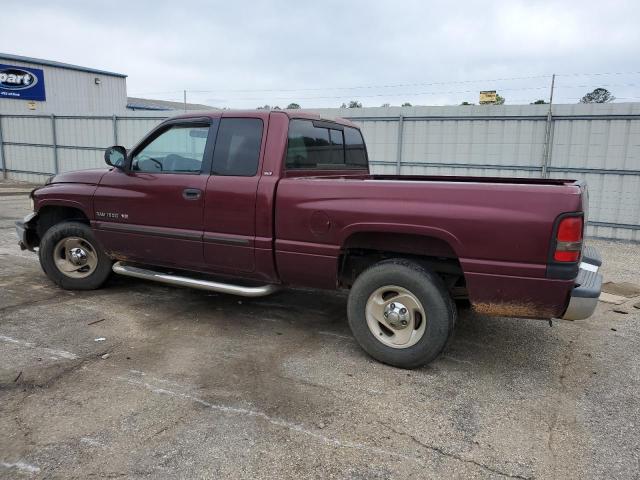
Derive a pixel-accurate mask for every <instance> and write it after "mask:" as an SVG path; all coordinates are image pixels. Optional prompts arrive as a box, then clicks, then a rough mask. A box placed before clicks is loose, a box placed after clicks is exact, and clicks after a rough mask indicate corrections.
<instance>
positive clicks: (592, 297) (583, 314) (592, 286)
mask: <svg viewBox="0 0 640 480" xmlns="http://www.w3.org/2000/svg"><path fill="white" fill-rule="evenodd" d="M601 265H602V259H601V258H600V254H599V253H598V252H597V250H595V249H594V248H589V249H585V252H584V254H583V256H582V263H580V270H579V271H578V276H577V277H576V281H575V286H574V287H573V290H572V291H571V298H570V300H569V306H568V307H567V310H566V312H565V313H564V315H563V316H562V318H563V319H564V320H583V319H585V318H589V317H590V316H591V315H593V312H594V311H595V309H596V306H597V305H598V298H599V297H600V292H601V290H602V275H600V274H599V273H598V269H599V268H600V266H601Z"/></svg>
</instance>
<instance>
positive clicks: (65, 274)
mask: <svg viewBox="0 0 640 480" xmlns="http://www.w3.org/2000/svg"><path fill="white" fill-rule="evenodd" d="M38 256H39V258H40V265H41V266H42V269H43V270H44V273H46V274H47V277H49V279H51V280H52V281H53V282H54V283H55V284H56V285H58V286H60V287H62V288H64V289H66V290H95V289H96V288H100V287H101V286H102V285H103V284H104V282H105V281H106V280H107V278H109V275H110V274H111V263H112V262H111V259H110V258H109V257H108V256H107V255H106V254H105V253H104V252H103V251H102V248H101V247H100V245H99V243H98V241H97V240H96V238H95V236H94V235H93V232H92V231H91V228H89V226H88V225H86V224H84V223H80V222H62V223H58V224H57V225H54V226H53V227H51V228H50V229H49V230H47V232H46V233H45V234H44V236H43V237H42V240H41V242H40V250H39V253H38Z"/></svg>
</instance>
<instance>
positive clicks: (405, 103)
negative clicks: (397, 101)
mask: <svg viewBox="0 0 640 480" xmlns="http://www.w3.org/2000/svg"><path fill="white" fill-rule="evenodd" d="M402 106H403V107H411V106H412V105H411V104H410V103H409V102H404V103H403V104H402Z"/></svg>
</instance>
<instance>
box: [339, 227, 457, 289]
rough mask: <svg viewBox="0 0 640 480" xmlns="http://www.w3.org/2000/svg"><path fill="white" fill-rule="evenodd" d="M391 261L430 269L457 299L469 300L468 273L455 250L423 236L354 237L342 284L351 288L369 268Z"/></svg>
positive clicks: (346, 252)
mask: <svg viewBox="0 0 640 480" xmlns="http://www.w3.org/2000/svg"><path fill="white" fill-rule="evenodd" d="M390 258H404V259H407V260H410V261H413V262H416V263H418V264H420V265H422V266H424V267H426V268H428V269H429V270H431V271H433V272H435V273H436V274H437V275H439V276H440V277H441V278H442V279H443V281H444V283H445V285H446V286H447V288H448V289H449V291H450V292H451V295H452V296H453V298H455V299H465V298H467V289H466V283H465V278H464V271H463V270H462V267H461V266H460V262H459V260H458V256H457V255H456V253H455V251H454V250H453V248H451V246H450V245H449V244H448V243H447V242H446V241H444V240H441V239H439V238H435V237H428V236H422V235H411V234H396V233H384V232H380V233H378V232H375V233H372V232H366V233H359V234H355V235H352V236H351V237H349V238H348V239H347V241H346V242H345V245H344V247H343V250H342V254H341V255H340V259H339V261H340V265H339V269H338V284H339V285H340V286H341V287H345V288H350V287H351V285H353V282H354V281H355V279H356V278H357V277H358V275H360V273H362V272H363V271H364V270H365V269H367V268H369V267H370V266H371V265H374V264H376V263H378V262H381V261H383V260H387V259H390Z"/></svg>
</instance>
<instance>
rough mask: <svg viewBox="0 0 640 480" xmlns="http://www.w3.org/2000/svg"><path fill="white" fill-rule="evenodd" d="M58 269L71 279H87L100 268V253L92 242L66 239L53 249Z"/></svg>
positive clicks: (78, 238)
mask: <svg viewBox="0 0 640 480" xmlns="http://www.w3.org/2000/svg"><path fill="white" fill-rule="evenodd" d="M53 260H54V262H55V265H56V267H57V269H58V270H59V271H60V273H62V274H63V275H65V276H67V277H69V278H85V277H88V276H89V275H91V274H92V273H93V272H94V271H95V270H96V267H97V266H98V253H97V252H96V249H95V248H94V247H93V245H91V243H90V242H88V241H87V240H85V239H84V238H80V237H66V238H63V239H62V240H60V241H59V242H58V243H57V244H56V246H55V248H54V249H53Z"/></svg>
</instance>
